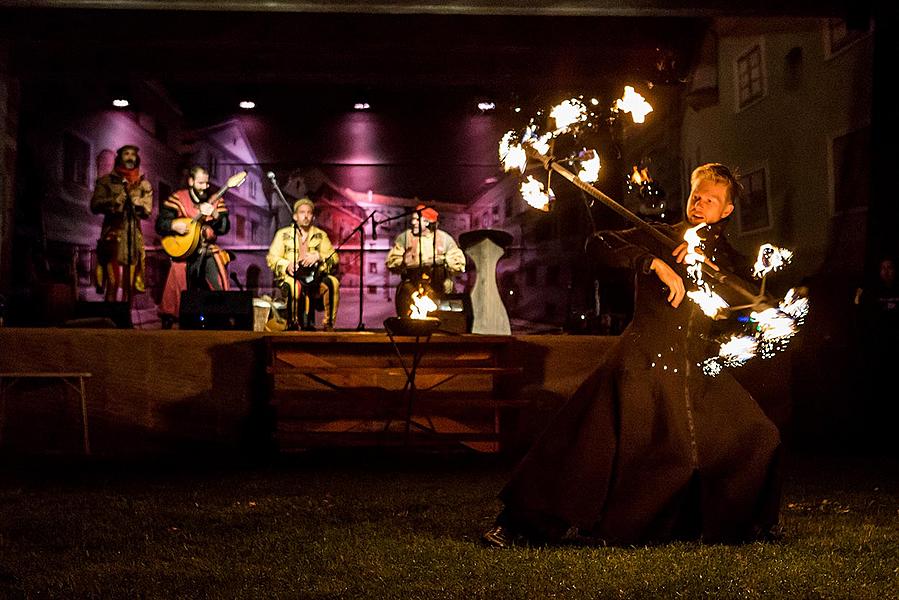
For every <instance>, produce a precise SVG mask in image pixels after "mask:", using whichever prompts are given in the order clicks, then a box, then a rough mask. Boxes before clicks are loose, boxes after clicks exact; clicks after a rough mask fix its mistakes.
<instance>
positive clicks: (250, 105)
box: [240, 100, 256, 110]
mask: <svg viewBox="0 0 899 600" xmlns="http://www.w3.org/2000/svg"><path fill="white" fill-rule="evenodd" d="M240 107H241V108H242V109H244V110H250V109H251V108H256V103H255V102H253V101H252V100H241V101H240Z"/></svg>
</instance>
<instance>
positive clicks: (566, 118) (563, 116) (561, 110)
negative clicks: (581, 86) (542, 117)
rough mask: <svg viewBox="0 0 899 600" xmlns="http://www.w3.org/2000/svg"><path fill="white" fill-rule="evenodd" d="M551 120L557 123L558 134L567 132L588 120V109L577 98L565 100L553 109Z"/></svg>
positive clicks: (550, 115) (550, 114)
mask: <svg viewBox="0 0 899 600" xmlns="http://www.w3.org/2000/svg"><path fill="white" fill-rule="evenodd" d="M549 118H551V119H553V120H554V121H555V123H556V132H563V131H567V130H568V128H569V127H571V126H572V125H574V124H575V123H583V122H584V121H586V120H587V107H586V106H584V103H583V102H581V101H580V100H578V99H577V98H572V99H571V100H565V101H564V102H562V103H561V104H557V105H556V106H554V107H553V108H552V110H551V111H550V113H549Z"/></svg>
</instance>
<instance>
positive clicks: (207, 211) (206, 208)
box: [200, 202, 213, 217]
mask: <svg viewBox="0 0 899 600" xmlns="http://www.w3.org/2000/svg"><path fill="white" fill-rule="evenodd" d="M212 211H213V207H212V205H211V204H209V203H208V202H204V203H202V204H201V205H200V214H202V215H203V216H204V217H208V216H209V215H211V214H212Z"/></svg>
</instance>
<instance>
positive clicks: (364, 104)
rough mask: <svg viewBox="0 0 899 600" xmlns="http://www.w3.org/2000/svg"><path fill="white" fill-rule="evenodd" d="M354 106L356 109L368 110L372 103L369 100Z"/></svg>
mask: <svg viewBox="0 0 899 600" xmlns="http://www.w3.org/2000/svg"><path fill="white" fill-rule="evenodd" d="M353 108H355V109H356V110H368V109H369V108H371V104H369V103H368V102H357V103H356V104H354V105H353Z"/></svg>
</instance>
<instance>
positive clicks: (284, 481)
mask: <svg viewBox="0 0 899 600" xmlns="http://www.w3.org/2000/svg"><path fill="white" fill-rule="evenodd" d="M8 458H9V459H8V460H6V461H5V463H0V464H5V465H6V466H0V598H20V597H21V598H31V597H35V598H38V597H57V598H83V597H97V598H118V597H123V598H135V597H147V598H172V597H181V598H204V597H210V598H234V597H239V598H255V597H266V598H267V597H277V598H338V597H340V598H343V597H346V598H427V599H428V600H436V599H438V598H552V597H556V598H561V597H564V598H578V597H584V598H632V597H636V598H642V597H648V598H699V597H714V598H875V599H878V600H886V599H888V598H899V478H897V473H899V469H897V466H899V461H897V460H896V459H884V458H872V457H863V456H858V457H834V456H817V457H815V456H795V455H794V456H791V457H790V458H789V460H788V462H787V481H786V489H785V499H784V504H783V524H784V526H785V529H786V537H785V539H784V540H783V541H780V542H777V543H766V544H762V543H756V544H749V545H744V546H718V545H715V546H702V545H698V544H683V543H679V544H670V545H664V546H655V547H633V548H596V547H593V548H588V547H574V546H568V547H554V548H527V547H523V548H516V549H512V550H496V549H491V548H485V547H482V546H481V545H480V543H479V541H478V538H479V535H480V532H481V531H482V530H483V529H484V528H486V527H488V526H489V525H490V524H491V523H492V520H493V517H494V516H495V514H496V512H497V510H498V509H499V503H498V501H497V500H496V494H497V492H498V491H499V489H500V488H501V487H502V485H503V483H504V482H505V479H506V476H507V474H508V472H509V470H510V468H511V464H510V463H509V462H508V461H503V460H501V459H498V458H496V457H484V456H473V455H441V454H392V455H391V454H379V453H375V452H372V451H357V452H341V453H339V454H337V455H336V456H335V455H334V453H331V454H329V455H327V456H326V455H325V454H324V453H314V454H308V455H297V456H291V457H286V458H284V459H282V460H280V461H279V462H278V463H277V464H274V465H268V466H265V467H259V466H247V465H237V466H235V465H223V464H221V462H219V463H216V464H210V463H208V462H207V463H201V461H191V462H189V463H187V464H185V463H184V462H179V461H177V460H175V459H171V460H167V461H164V462H156V463H154V464H146V463H144V464H139V465H136V464H133V463H129V464H125V463H110V462H108V461H107V462H77V461H76V462H73V461H63V460H62V459H53V460H47V459H45V460H42V461H39V462H36V461H33V460H30V461H27V462H25V461H24V459H21V458H15V460H12V457H8Z"/></svg>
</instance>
